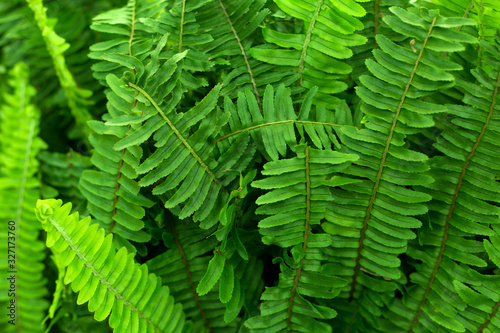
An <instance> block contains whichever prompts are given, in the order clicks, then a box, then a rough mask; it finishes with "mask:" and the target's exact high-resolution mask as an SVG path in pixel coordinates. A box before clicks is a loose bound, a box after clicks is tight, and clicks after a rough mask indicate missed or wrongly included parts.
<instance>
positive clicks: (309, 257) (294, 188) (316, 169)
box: [245, 145, 358, 332]
mask: <svg viewBox="0 0 500 333" xmlns="http://www.w3.org/2000/svg"><path fill="white" fill-rule="evenodd" d="M296 151H297V157H295V158H292V159H283V160H278V161H273V162H269V163H267V164H265V165H264V171H263V172H262V173H263V174H264V175H267V176H269V177H267V178H264V179H262V180H257V181H254V182H253V183H252V186H253V187H257V188H261V189H266V190H268V192H267V193H266V194H264V195H262V196H260V197H259V198H258V199H257V201H256V203H257V204H258V205H261V206H260V207H259V208H258V209H257V210H256V213H257V214H264V215H270V216H268V217H266V218H264V219H262V220H260V221H259V224H258V227H259V231H260V233H261V234H262V236H263V237H262V241H263V243H264V244H267V245H270V244H276V245H278V246H280V247H283V248H288V249H290V251H291V253H292V255H293V258H289V257H288V256H287V255H286V256H285V258H284V261H282V262H281V265H280V267H281V274H280V279H279V283H278V286H276V287H271V288H267V290H266V292H264V294H263V295H262V298H261V299H262V300H263V301H264V303H263V304H262V305H261V307H260V308H261V316H258V317H253V318H250V319H249V320H247V321H246V323H245V325H246V326H247V327H248V328H250V330H251V331H252V332H264V331H265V332H279V331H283V330H287V331H288V332H292V331H293V332H308V331H309V332H310V330H311V329H314V330H315V331H318V332H331V327H330V326H329V325H327V324H325V323H324V322H319V321H317V319H331V318H333V317H335V315H336V312H335V311H334V310H333V309H330V308H328V307H324V306H321V305H318V304H313V303H312V302H311V301H309V300H308V299H307V298H306V297H318V298H327V299H329V298H334V297H335V296H336V295H338V294H339V292H340V288H341V287H344V286H346V285H347V281H345V280H343V279H341V278H337V277H335V276H333V274H334V272H333V271H331V270H330V269H329V268H330V267H327V266H323V265H322V261H324V260H325V258H324V256H323V254H322V250H323V249H324V248H326V247H328V246H329V245H330V244H331V236H330V235H328V234H325V233H320V232H317V231H316V228H317V227H318V226H319V225H320V224H321V220H322V219H323V218H324V215H325V211H326V207H327V206H328V204H329V202H330V201H331V200H332V196H331V193H330V191H329V188H330V187H335V186H340V185H346V184H351V183H355V182H357V180H354V179H349V178H345V177H341V176H333V177H331V174H332V173H334V172H338V171H341V170H342V169H345V168H346V167H347V166H348V164H349V163H350V162H352V161H355V160H356V159H357V158H358V157H357V156H356V155H353V154H343V153H339V152H335V151H329V150H316V149H314V148H309V147H308V146H306V145H300V146H297V148H296Z"/></svg>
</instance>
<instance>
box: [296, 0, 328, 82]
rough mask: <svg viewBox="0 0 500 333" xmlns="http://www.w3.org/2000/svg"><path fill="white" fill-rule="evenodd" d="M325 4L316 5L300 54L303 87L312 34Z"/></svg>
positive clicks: (322, 0) (319, 2) (300, 79)
mask: <svg viewBox="0 0 500 333" xmlns="http://www.w3.org/2000/svg"><path fill="white" fill-rule="evenodd" d="M323 2H324V0H319V1H318V3H317V4H316V8H315V9H314V14H313V16H312V18H311V21H309V28H308V29H307V32H306V38H305V40H304V43H303V44H302V52H301V53H300V59H299V70H298V74H299V75H300V78H299V85H302V78H303V72H304V62H305V59H306V55H307V50H308V48H309V43H310V42H311V36H312V32H313V30H314V25H315V24H316V19H317V18H318V16H319V13H320V11H321V6H323Z"/></svg>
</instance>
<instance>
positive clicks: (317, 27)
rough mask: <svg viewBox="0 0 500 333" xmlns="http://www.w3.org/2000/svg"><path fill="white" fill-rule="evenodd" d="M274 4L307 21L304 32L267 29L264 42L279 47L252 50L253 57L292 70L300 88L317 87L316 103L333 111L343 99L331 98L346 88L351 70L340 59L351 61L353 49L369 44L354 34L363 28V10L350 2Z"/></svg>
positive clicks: (311, 0) (319, 0)
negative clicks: (292, 32) (346, 80)
mask: <svg viewBox="0 0 500 333" xmlns="http://www.w3.org/2000/svg"><path fill="white" fill-rule="evenodd" d="M275 2H276V4H277V5H278V6H279V8H280V9H281V10H283V11H284V12H285V13H287V14H289V15H291V16H292V17H294V18H297V19H300V20H302V21H303V22H304V29H303V32H302V33H301V34H287V33H282V32H279V31H275V30H272V29H269V28H264V29H263V31H262V32H263V34H264V39H265V40H266V41H267V42H268V43H273V44H276V45H277V46H278V47H273V48H269V47H267V46H266V47H265V48H259V47H255V48H252V50H251V52H252V56H253V57H254V58H256V59H258V60H260V61H263V62H266V63H270V64H273V65H278V66H289V67H293V68H294V70H295V71H296V73H297V74H298V77H299V78H298V83H299V85H300V86H302V87H304V88H306V89H311V88H312V87H313V86H318V88H319V89H318V94H316V96H315V99H314V101H315V104H316V105H319V106H322V107H325V108H334V107H335V106H336V105H337V103H338V102H339V101H340V100H339V98H337V97H335V96H332V95H333V94H337V93H340V92H342V91H344V90H346V89H347V84H346V83H345V82H344V79H345V77H346V76H347V74H349V73H350V72H351V70H352V67H351V66H349V65H347V64H346V63H344V62H342V61H339V59H348V58H350V57H351V56H352V54H353V53H352V51H351V49H350V47H353V46H357V45H361V44H364V43H365V42H366V38H365V37H363V36H361V35H358V34H355V33H354V32H355V31H356V30H362V29H363V24H362V23H361V21H359V19H358V17H362V16H364V15H365V14H366V12H365V10H364V8H363V7H362V6H361V5H359V4H358V3H357V2H355V1H351V0H349V1H344V2H336V1H330V0H326V1H325V0H307V1H303V2H302V3H300V4H299V3H297V2H294V1H290V0H279V1H278V0H276V1H275Z"/></svg>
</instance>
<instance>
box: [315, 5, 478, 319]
mask: <svg viewBox="0 0 500 333" xmlns="http://www.w3.org/2000/svg"><path fill="white" fill-rule="evenodd" d="M391 12H392V13H393V14H394V16H385V17H384V18H383V19H384V21H385V23H386V24H387V25H388V26H389V27H390V28H391V29H393V30H394V31H396V32H398V33H401V34H406V35H408V36H409V37H412V38H414V42H412V43H411V44H410V43H407V44H406V45H404V46H402V45H398V44H396V43H394V42H392V41H391V40H390V39H389V38H387V37H386V36H382V35H378V36H376V41H377V44H378V46H379V47H380V49H375V50H374V51H373V54H374V57H375V60H371V59H368V60H366V65H367V67H368V69H369V71H370V72H371V74H372V75H371V76H367V75H365V76H361V77H360V81H361V83H362V84H363V85H362V86H359V87H357V88H356V91H357V94H358V96H359V97H360V98H361V99H362V100H363V102H364V104H363V105H362V107H361V110H362V111H363V112H364V113H365V126H366V129H361V130H356V129H354V128H352V127H346V126H344V127H343V128H342V133H343V135H342V136H341V142H342V143H343V145H344V148H345V149H344V151H346V152H353V153H357V154H359V155H360V159H359V160H357V161H355V162H354V163H353V165H352V166H351V167H349V168H347V169H346V170H345V173H346V174H348V175H352V176H357V177H360V178H361V179H362V182H360V183H357V184H353V185H349V186H343V187H342V189H338V188H335V189H333V190H332V193H333V197H334V202H333V203H332V204H331V205H330V206H329V207H328V210H327V213H326V219H327V220H328V222H327V223H323V229H324V230H325V231H327V232H329V233H331V234H332V236H333V241H332V244H333V247H334V248H335V251H333V250H332V251H331V257H330V258H329V260H331V262H332V264H333V265H335V267H336V272H337V274H338V275H339V276H342V277H345V278H348V279H349V280H350V283H349V286H348V287H347V288H345V289H343V292H342V294H341V296H343V297H346V298H347V297H348V298H349V299H350V300H353V299H356V298H358V297H360V296H361V295H362V292H361V291H362V290H363V289H364V288H368V289H370V290H373V291H377V292H380V291H383V292H389V293H391V292H393V291H394V288H395V286H396V285H395V284H387V283H386V282H387V281H385V280H395V281H398V280H399V282H404V280H400V279H403V277H402V275H401V271H400V269H399V267H400V265H401V262H400V259H399V258H398V255H399V254H401V253H405V252H406V249H407V243H408V241H409V240H411V239H414V238H415V237H416V235H415V233H414V232H413V230H412V229H416V228H420V227H421V226H422V223H421V221H420V220H418V219H417V218H415V216H419V215H422V214H425V213H426V212H427V210H428V208H427V206H426V205H425V204H424V203H425V202H427V201H429V200H430V199H431V196H430V195H429V194H427V193H423V192H422V191H415V190H414V189H412V186H414V185H421V184H430V183H432V182H433V178H432V177H431V176H429V175H427V174H425V171H427V170H428V169H429V167H428V166H427V165H426V161H427V159H428V158H427V156H426V155H424V154H422V153H419V152H416V151H413V150H410V149H408V148H406V147H405V136H406V135H408V134H412V133H417V132H418V131H420V130H421V129H422V128H427V127H431V126H433V125H434V121H433V118H432V115H433V114H438V113H442V112H445V111H446V108H445V107H444V106H441V105H438V104H433V103H430V102H424V101H421V100H419V97H420V96H422V94H424V95H425V94H426V92H427V91H433V90H437V89H442V88H445V87H448V86H450V85H453V84H454V82H453V81H454V76H453V75H452V74H450V73H449V71H451V70H458V69H460V68H461V67H460V66H459V65H458V64H455V63H453V62H451V61H449V60H444V59H443V58H442V57H441V53H440V52H442V51H449V52H452V51H455V50H462V49H463V46H462V44H460V43H459V41H464V42H473V41H474V38H472V37H471V36H468V35H461V34H459V33H456V32H454V31H451V30H450V29H451V28H453V27H454V24H463V23H464V22H466V23H468V24H473V22H471V21H467V20H465V19H462V18H459V19H452V18H444V17H440V16H439V15H438V13H437V12H435V11H429V12H426V11H422V12H421V13H420V14H419V15H416V14H414V13H412V12H411V11H406V10H404V9H401V8H398V7H392V8H391ZM412 47H414V48H415V50H416V52H415V51H414V50H412ZM380 277H383V278H384V279H385V280H382V279H381V278H380ZM377 281H378V282H377ZM391 286H392V287H391ZM382 305H383V303H381V302H378V306H382ZM360 306H363V304H362V303H360ZM365 312H370V311H365ZM353 320H358V319H357V318H354V319H353Z"/></svg>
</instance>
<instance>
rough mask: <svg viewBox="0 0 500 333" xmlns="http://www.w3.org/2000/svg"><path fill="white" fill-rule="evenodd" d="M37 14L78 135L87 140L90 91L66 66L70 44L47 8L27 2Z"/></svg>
mask: <svg viewBox="0 0 500 333" xmlns="http://www.w3.org/2000/svg"><path fill="white" fill-rule="evenodd" d="M26 1H27V2H28V4H29V6H30V8H31V9H32V10H33V12H34V14H35V20H36V22H37V24H38V27H39V28H40V31H41V32H42V37H43V39H44V41H45V44H46V45H47V50H48V51H49V54H50V56H51V58H52V63H53V65H54V69H55V71H56V74H57V77H58V78H59V83H60V84H61V87H62V88H63V90H64V94H65V95H66V100H67V101H68V106H69V108H70V110H71V113H72V114H73V117H74V118H75V121H76V125H77V127H76V129H75V130H76V131H77V132H76V133H78V132H81V133H80V136H81V137H82V138H83V139H84V140H86V138H87V135H88V133H89V129H88V127H87V121H88V120H91V119H92V116H91V114H90V113H89V111H88V107H89V106H90V105H91V104H92V102H91V101H90V99H89V98H90V96H91V95H92V92H91V91H90V90H86V89H82V88H79V87H78V86H77V84H76V81H75V79H74V77H73V74H72V73H71V72H70V71H69V70H68V68H67V66H66V60H65V58H64V55H63V54H64V52H65V51H66V50H67V49H68V48H69V44H68V43H66V41H65V40H64V39H63V38H61V37H60V36H59V35H57V34H56V32H55V31H54V25H55V23H56V22H55V21H54V20H49V19H48V18H47V15H46V8H44V6H43V1H42V0H26Z"/></svg>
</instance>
